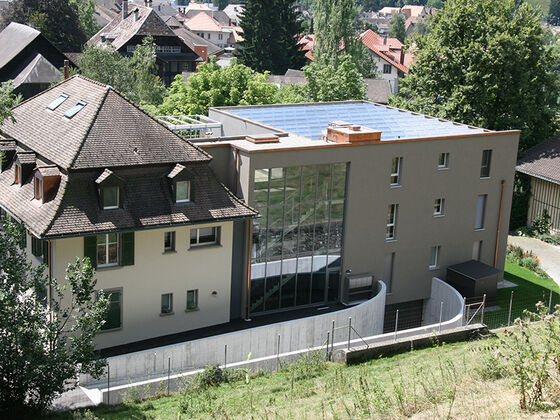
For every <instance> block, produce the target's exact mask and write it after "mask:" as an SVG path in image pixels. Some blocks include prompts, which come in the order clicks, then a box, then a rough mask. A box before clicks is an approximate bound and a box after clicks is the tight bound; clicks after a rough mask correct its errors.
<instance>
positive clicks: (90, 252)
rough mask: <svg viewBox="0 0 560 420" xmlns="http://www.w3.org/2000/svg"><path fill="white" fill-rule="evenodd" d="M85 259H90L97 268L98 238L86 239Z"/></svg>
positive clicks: (86, 237) (89, 237)
mask: <svg viewBox="0 0 560 420" xmlns="http://www.w3.org/2000/svg"><path fill="white" fill-rule="evenodd" d="M84 257H87V258H89V262H90V263H91V266H92V267H93V268H97V236H85V237H84Z"/></svg>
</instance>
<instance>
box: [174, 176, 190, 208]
mask: <svg viewBox="0 0 560 420" xmlns="http://www.w3.org/2000/svg"><path fill="white" fill-rule="evenodd" d="M189 201H191V181H177V182H175V202H176V203H187V202H189Z"/></svg>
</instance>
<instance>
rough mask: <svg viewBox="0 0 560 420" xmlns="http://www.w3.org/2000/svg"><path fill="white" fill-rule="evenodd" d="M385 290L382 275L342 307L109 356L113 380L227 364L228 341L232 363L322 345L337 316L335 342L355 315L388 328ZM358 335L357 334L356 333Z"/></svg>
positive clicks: (371, 331)
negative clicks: (372, 289)
mask: <svg viewBox="0 0 560 420" xmlns="http://www.w3.org/2000/svg"><path fill="white" fill-rule="evenodd" d="M385 295H386V286H385V284H384V283H383V282H381V281H380V282H378V292H377V294H376V296H375V297H373V298H372V299H369V300H368V301H366V302H364V303H362V304H360V305H356V306H353V307H351V308H348V309H344V310H341V311H337V312H330V313H326V314H323V315H317V316H313V317H308V318H303V319H297V320H292V321H287V322H280V323H277V324H272V325H265V326H262V327H256V328H251V329H247V330H242V331H236V332H232V333H228V334H221V335H217V336H214V337H209V338H203V339H199V340H193V341H188V342H185V343H180V344H173V345H169V346H163V347H158V348H155V349H150V350H145V351H140V352H135V353H128V354H124V355H121V356H115V357H110V358H108V359H107V362H108V364H109V368H110V376H111V384H114V385H119V384H128V383H131V382H135V381H136V380H149V379H150V378H156V377H161V376H164V375H166V374H167V371H168V361H169V359H170V360H171V371H172V372H175V373H176V372H187V371H191V370H197V369H200V368H203V367H205V366H208V365H211V364H220V365H223V364H224V359H225V345H227V364H228V366H229V365H230V364H232V363H236V362H243V361H246V360H247V359H248V358H251V359H258V358H266V357H270V356H272V355H276V354H277V353H281V354H287V353H290V352H296V351H300V350H307V349H309V348H311V347H320V346H322V345H323V344H324V343H325V342H326V339H327V332H330V331H331V329H332V324H333V321H334V322H335V327H337V328H336V329H335V334H334V342H335V343H336V342H342V341H344V340H347V338H348V328H347V326H348V319H349V318H350V317H351V318H352V326H353V327H354V329H355V330H356V331H358V333H359V334H360V335H361V336H362V337H366V336H374V335H378V334H380V333H381V332H382V331H383V317H384V313H385ZM340 327H344V328H340ZM278 336H280V348H279V349H278ZM355 337H356V335H355V334H352V338H355ZM331 339H332V337H331ZM106 382H107V378H106V377H105V378H102V379H101V380H95V379H93V378H91V377H90V376H88V375H82V376H80V384H81V385H84V386H91V385H96V384H99V385H103V384H106Z"/></svg>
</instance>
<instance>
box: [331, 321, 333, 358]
mask: <svg viewBox="0 0 560 420" xmlns="http://www.w3.org/2000/svg"><path fill="white" fill-rule="evenodd" d="M332 352H334V319H333V320H332V331H331V353H332Z"/></svg>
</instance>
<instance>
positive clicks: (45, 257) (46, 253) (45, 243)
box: [42, 241, 49, 265]
mask: <svg viewBox="0 0 560 420" xmlns="http://www.w3.org/2000/svg"><path fill="white" fill-rule="evenodd" d="M42 245H43V264H47V265H49V241H42Z"/></svg>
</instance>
